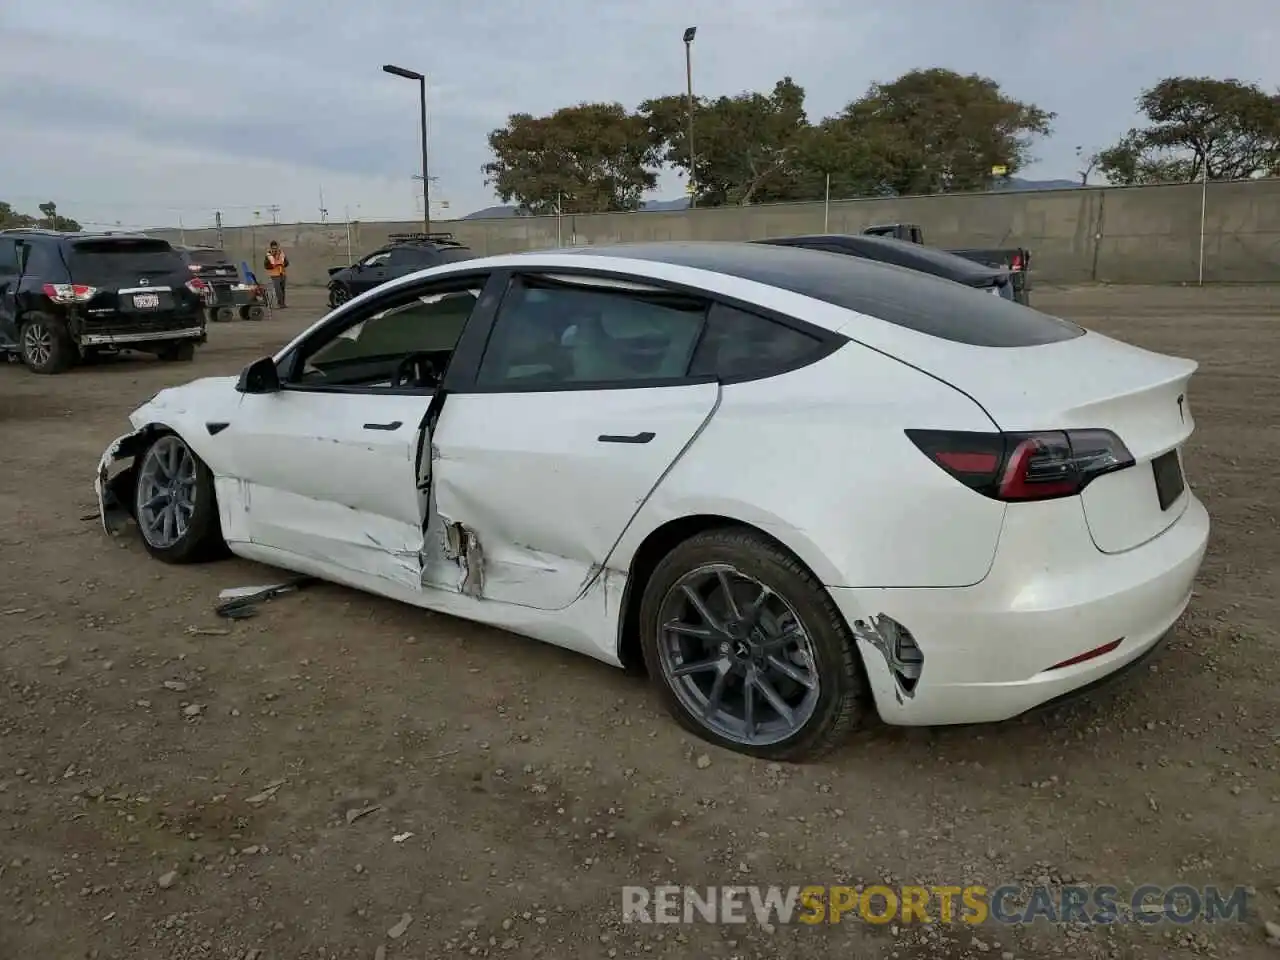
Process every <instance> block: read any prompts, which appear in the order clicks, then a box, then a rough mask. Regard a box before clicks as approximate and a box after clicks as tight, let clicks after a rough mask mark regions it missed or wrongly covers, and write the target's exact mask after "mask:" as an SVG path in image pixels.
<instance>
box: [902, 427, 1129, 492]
mask: <svg viewBox="0 0 1280 960" xmlns="http://www.w3.org/2000/svg"><path fill="white" fill-rule="evenodd" d="M907 436H908V437H909V438H910V440H911V442H912V443H914V444H915V445H916V446H917V447H919V448H920V451H921V452H922V453H923V454H924V455H925V456H927V457H928V458H929V459H930V460H932V461H933V462H934V463H936V464H937V465H938V466H939V467H941V468H942V469H943V470H945V471H946V472H947V473H949V474H951V476H953V477H955V478H956V479H957V480H959V481H960V482H961V483H963V484H964V485H965V486H966V487H968V488H969V489H971V490H973V491H975V492H976V493H980V494H982V495H983V496H985V497H991V498H992V499H995V500H1005V501H1018V500H1053V499H1055V498H1057V497H1072V496H1075V495H1076V494H1078V493H1079V492H1080V491H1081V490H1083V489H1084V488H1085V487H1087V486H1088V485H1089V484H1090V483H1092V482H1093V481H1094V480H1095V479H1097V478H1098V477H1100V476H1102V475H1103V474H1106V473H1112V472H1114V471H1116V470H1123V469H1124V468H1125V467H1131V466H1133V462H1134V461H1133V454H1131V453H1130V452H1129V449H1128V448H1127V447H1126V446H1125V445H1124V443H1123V441H1121V439H1120V438H1119V437H1117V436H1116V435H1115V434H1114V433H1112V432H1111V431H1110V430H1065V431H1063V430H1050V431H1044V432H1036V433H969V432H960V431H950V430H908V431H907Z"/></svg>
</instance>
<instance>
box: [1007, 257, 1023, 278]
mask: <svg viewBox="0 0 1280 960" xmlns="http://www.w3.org/2000/svg"><path fill="white" fill-rule="evenodd" d="M1009 269H1011V270H1013V271H1014V273H1017V272H1018V271H1019V270H1021V269H1022V254H1020V253H1015V254H1014V255H1013V259H1011V260H1010V261H1009Z"/></svg>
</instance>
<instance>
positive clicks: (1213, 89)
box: [1098, 77, 1280, 184]
mask: <svg viewBox="0 0 1280 960" xmlns="http://www.w3.org/2000/svg"><path fill="white" fill-rule="evenodd" d="M1138 108H1139V109H1140V110H1141V111H1142V113H1143V114H1144V115H1145V116H1146V118H1147V120H1148V124H1147V126H1145V127H1136V128H1134V129H1132V130H1130V131H1129V132H1128V133H1127V134H1125V136H1124V137H1122V138H1121V139H1120V141H1119V142H1117V143H1116V144H1114V145H1113V146H1111V147H1108V148H1107V149H1106V150H1103V151H1102V152H1101V153H1100V154H1099V155H1098V169H1099V171H1101V172H1102V173H1103V174H1104V175H1105V176H1106V178H1107V179H1108V180H1110V181H1111V182H1112V183H1120V184H1135V183H1188V182H1191V181H1194V180H1199V179H1200V178H1201V177H1202V176H1206V175H1207V176H1208V178H1209V179H1210V180H1241V179H1246V178H1248V177H1256V176H1260V175H1263V174H1267V173H1276V172H1280V97H1276V96H1273V95H1271V94H1269V93H1267V92H1266V91H1264V90H1263V89H1262V88H1260V87H1258V86H1257V85H1255V84H1251V83H1243V82H1241V81H1239V80H1230V79H1228V80H1215V79H1213V78H1211V77H1167V78H1166V79H1164V80H1161V81H1160V82H1159V83H1157V84H1156V85H1155V86H1153V87H1151V88H1150V89H1147V90H1144V91H1143V92H1142V95H1141V96H1140V97H1138Z"/></svg>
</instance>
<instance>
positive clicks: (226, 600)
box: [213, 577, 317, 620]
mask: <svg viewBox="0 0 1280 960" xmlns="http://www.w3.org/2000/svg"><path fill="white" fill-rule="evenodd" d="M315 582H317V581H316V578H315V577H292V578H290V579H288V580H284V581H281V582H280V583H269V584H260V585H257V586H250V587H229V588H228V589H226V590H223V591H222V592H221V593H219V594H218V604H217V606H215V607H214V608H213V609H214V612H215V613H216V614H217V615H218V616H220V617H226V618H227V619H229V620H244V619H247V618H248V617H253V616H256V615H257V613H258V606H259V605H260V604H262V603H265V602H266V601H268V600H270V599H271V598H272V597H278V596H280V595H281V594H285V593H293V592H294V591H295V590H301V589H302V588H303V587H306V586H310V585H311V584H313V583H315Z"/></svg>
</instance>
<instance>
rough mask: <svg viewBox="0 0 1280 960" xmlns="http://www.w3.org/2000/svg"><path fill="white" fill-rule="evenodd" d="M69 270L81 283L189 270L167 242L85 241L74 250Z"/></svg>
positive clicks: (71, 254)
mask: <svg viewBox="0 0 1280 960" xmlns="http://www.w3.org/2000/svg"><path fill="white" fill-rule="evenodd" d="M67 266H68V267H69V268H70V269H71V275H72V278H73V279H74V280H76V281H79V282H93V281H94V280H114V279H121V278H123V279H140V278H142V277H146V276H156V275H160V274H166V273H175V272H179V271H185V270H186V266H185V265H184V264H183V262H182V258H181V257H180V256H179V255H178V252H177V251H176V250H174V249H173V247H171V246H169V244H167V243H165V242H164V241H163V240H114V239H113V240H82V241H80V242H79V243H76V244H75V245H73V246H72V247H71V251H70V256H69V257H68V260H67Z"/></svg>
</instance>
